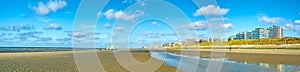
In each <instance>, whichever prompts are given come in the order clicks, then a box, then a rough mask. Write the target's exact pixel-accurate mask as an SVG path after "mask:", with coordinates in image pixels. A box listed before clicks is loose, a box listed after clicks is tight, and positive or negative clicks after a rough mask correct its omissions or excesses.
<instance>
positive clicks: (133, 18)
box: [0, 0, 300, 48]
mask: <svg viewBox="0 0 300 72" xmlns="http://www.w3.org/2000/svg"><path fill="white" fill-rule="evenodd" d="M206 1H209V2H214V1H215V0H206ZM80 2H81V0H3V1H2V2H0V5H1V6H0V8H1V11H0V47H72V45H73V43H74V42H85V41H88V40H87V39H90V40H94V42H92V43H93V44H95V47H105V46H106V45H108V44H111V43H114V41H115V40H124V41H119V42H116V43H119V44H121V43H122V42H123V43H128V44H129V45H128V46H129V47H133V48H134V47H142V46H151V45H154V44H155V43H157V42H160V43H169V42H180V41H183V40H182V39H180V38H179V37H182V36H185V35H186V34H185V33H191V34H194V35H195V36H196V37H190V38H194V39H196V40H199V39H208V38H210V37H211V32H212V31H210V30H213V29H212V28H210V27H211V26H212V25H211V24H210V23H208V21H222V24H221V26H220V27H222V28H223V29H225V30H226V33H225V34H224V35H225V37H229V36H231V35H234V34H236V33H239V32H243V31H249V30H253V29H255V28H258V27H262V28H268V27H270V26H272V25H277V26H280V27H283V28H284V36H285V37H287V36H289V37H300V35H299V30H300V9H299V8H300V5H299V4H298V3H300V1H299V0H288V1H287V0H246V1H245V0H242V1H241V0H216V1H215V2H216V3H211V4H210V3H209V2H205V1H203V3H202V1H199V2H201V3H198V4H200V6H199V7H198V5H197V3H193V1H189V0H110V1H109V2H108V3H107V4H106V5H105V7H104V8H103V10H102V11H100V10H99V11H98V12H97V13H95V14H94V16H95V18H98V19H97V23H96V24H95V29H94V31H95V32H94V33H93V34H91V33H84V32H81V31H77V30H74V27H75V26H74V24H75V23H74V22H75V18H76V16H77V15H78V13H77V12H78V7H79V6H80ZM205 3H207V4H205ZM99 4H103V3H99ZM99 6H100V5H99ZM94 7H98V6H94ZM88 8H89V7H87V9H88ZM91 8H92V7H91ZM210 16H217V17H216V18H210V20H207V19H209V18H208V17H210ZM87 19H88V18H87ZM131 27H132V28H131ZM92 35H94V36H92ZM124 35H127V36H124ZM180 35H181V36H180ZM72 39H73V40H74V41H72ZM114 39H115V40H114ZM86 43H90V42H86Z"/></svg>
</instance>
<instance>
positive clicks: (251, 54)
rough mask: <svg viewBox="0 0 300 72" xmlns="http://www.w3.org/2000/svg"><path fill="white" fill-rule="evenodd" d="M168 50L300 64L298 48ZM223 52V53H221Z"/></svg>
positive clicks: (246, 60)
mask: <svg viewBox="0 0 300 72" xmlns="http://www.w3.org/2000/svg"><path fill="white" fill-rule="evenodd" d="M167 51H168V52H171V53H175V54H182V53H181V52H184V53H185V54H183V55H188V56H199V54H200V57H201V58H212V57H211V55H212V53H214V54H216V55H217V56H215V57H216V58H226V59H228V60H232V61H237V62H261V63H269V64H289V65H300V62H299V61H300V50H268V49H265V50H257V49H232V50H231V51H230V50H229V49H226V50H225V49H214V50H213V51H212V50H211V49H168V50H167ZM223 54H225V55H223Z"/></svg>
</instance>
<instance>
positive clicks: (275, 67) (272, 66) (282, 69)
mask: <svg viewBox="0 0 300 72" xmlns="http://www.w3.org/2000/svg"><path fill="white" fill-rule="evenodd" d="M244 64H252V65H258V66H262V67H268V68H274V69H277V70H279V71H280V72H284V70H285V69H284V64H267V63H257V62H244Z"/></svg>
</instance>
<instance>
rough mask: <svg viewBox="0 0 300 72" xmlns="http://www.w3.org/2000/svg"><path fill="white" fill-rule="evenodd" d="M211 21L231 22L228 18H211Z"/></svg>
mask: <svg viewBox="0 0 300 72" xmlns="http://www.w3.org/2000/svg"><path fill="white" fill-rule="evenodd" d="M210 20H211V21H225V20H229V19H228V18H211V19H210Z"/></svg>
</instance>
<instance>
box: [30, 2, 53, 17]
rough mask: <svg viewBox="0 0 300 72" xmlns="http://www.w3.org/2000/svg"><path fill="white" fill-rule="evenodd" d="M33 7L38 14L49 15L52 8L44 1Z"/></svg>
mask: <svg viewBox="0 0 300 72" xmlns="http://www.w3.org/2000/svg"><path fill="white" fill-rule="evenodd" d="M32 9H33V10H34V11H35V13H36V14H38V15H47V14H49V13H50V10H49V9H48V7H47V6H46V5H45V4H44V3H43V2H39V3H38V6H33V7H32Z"/></svg>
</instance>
